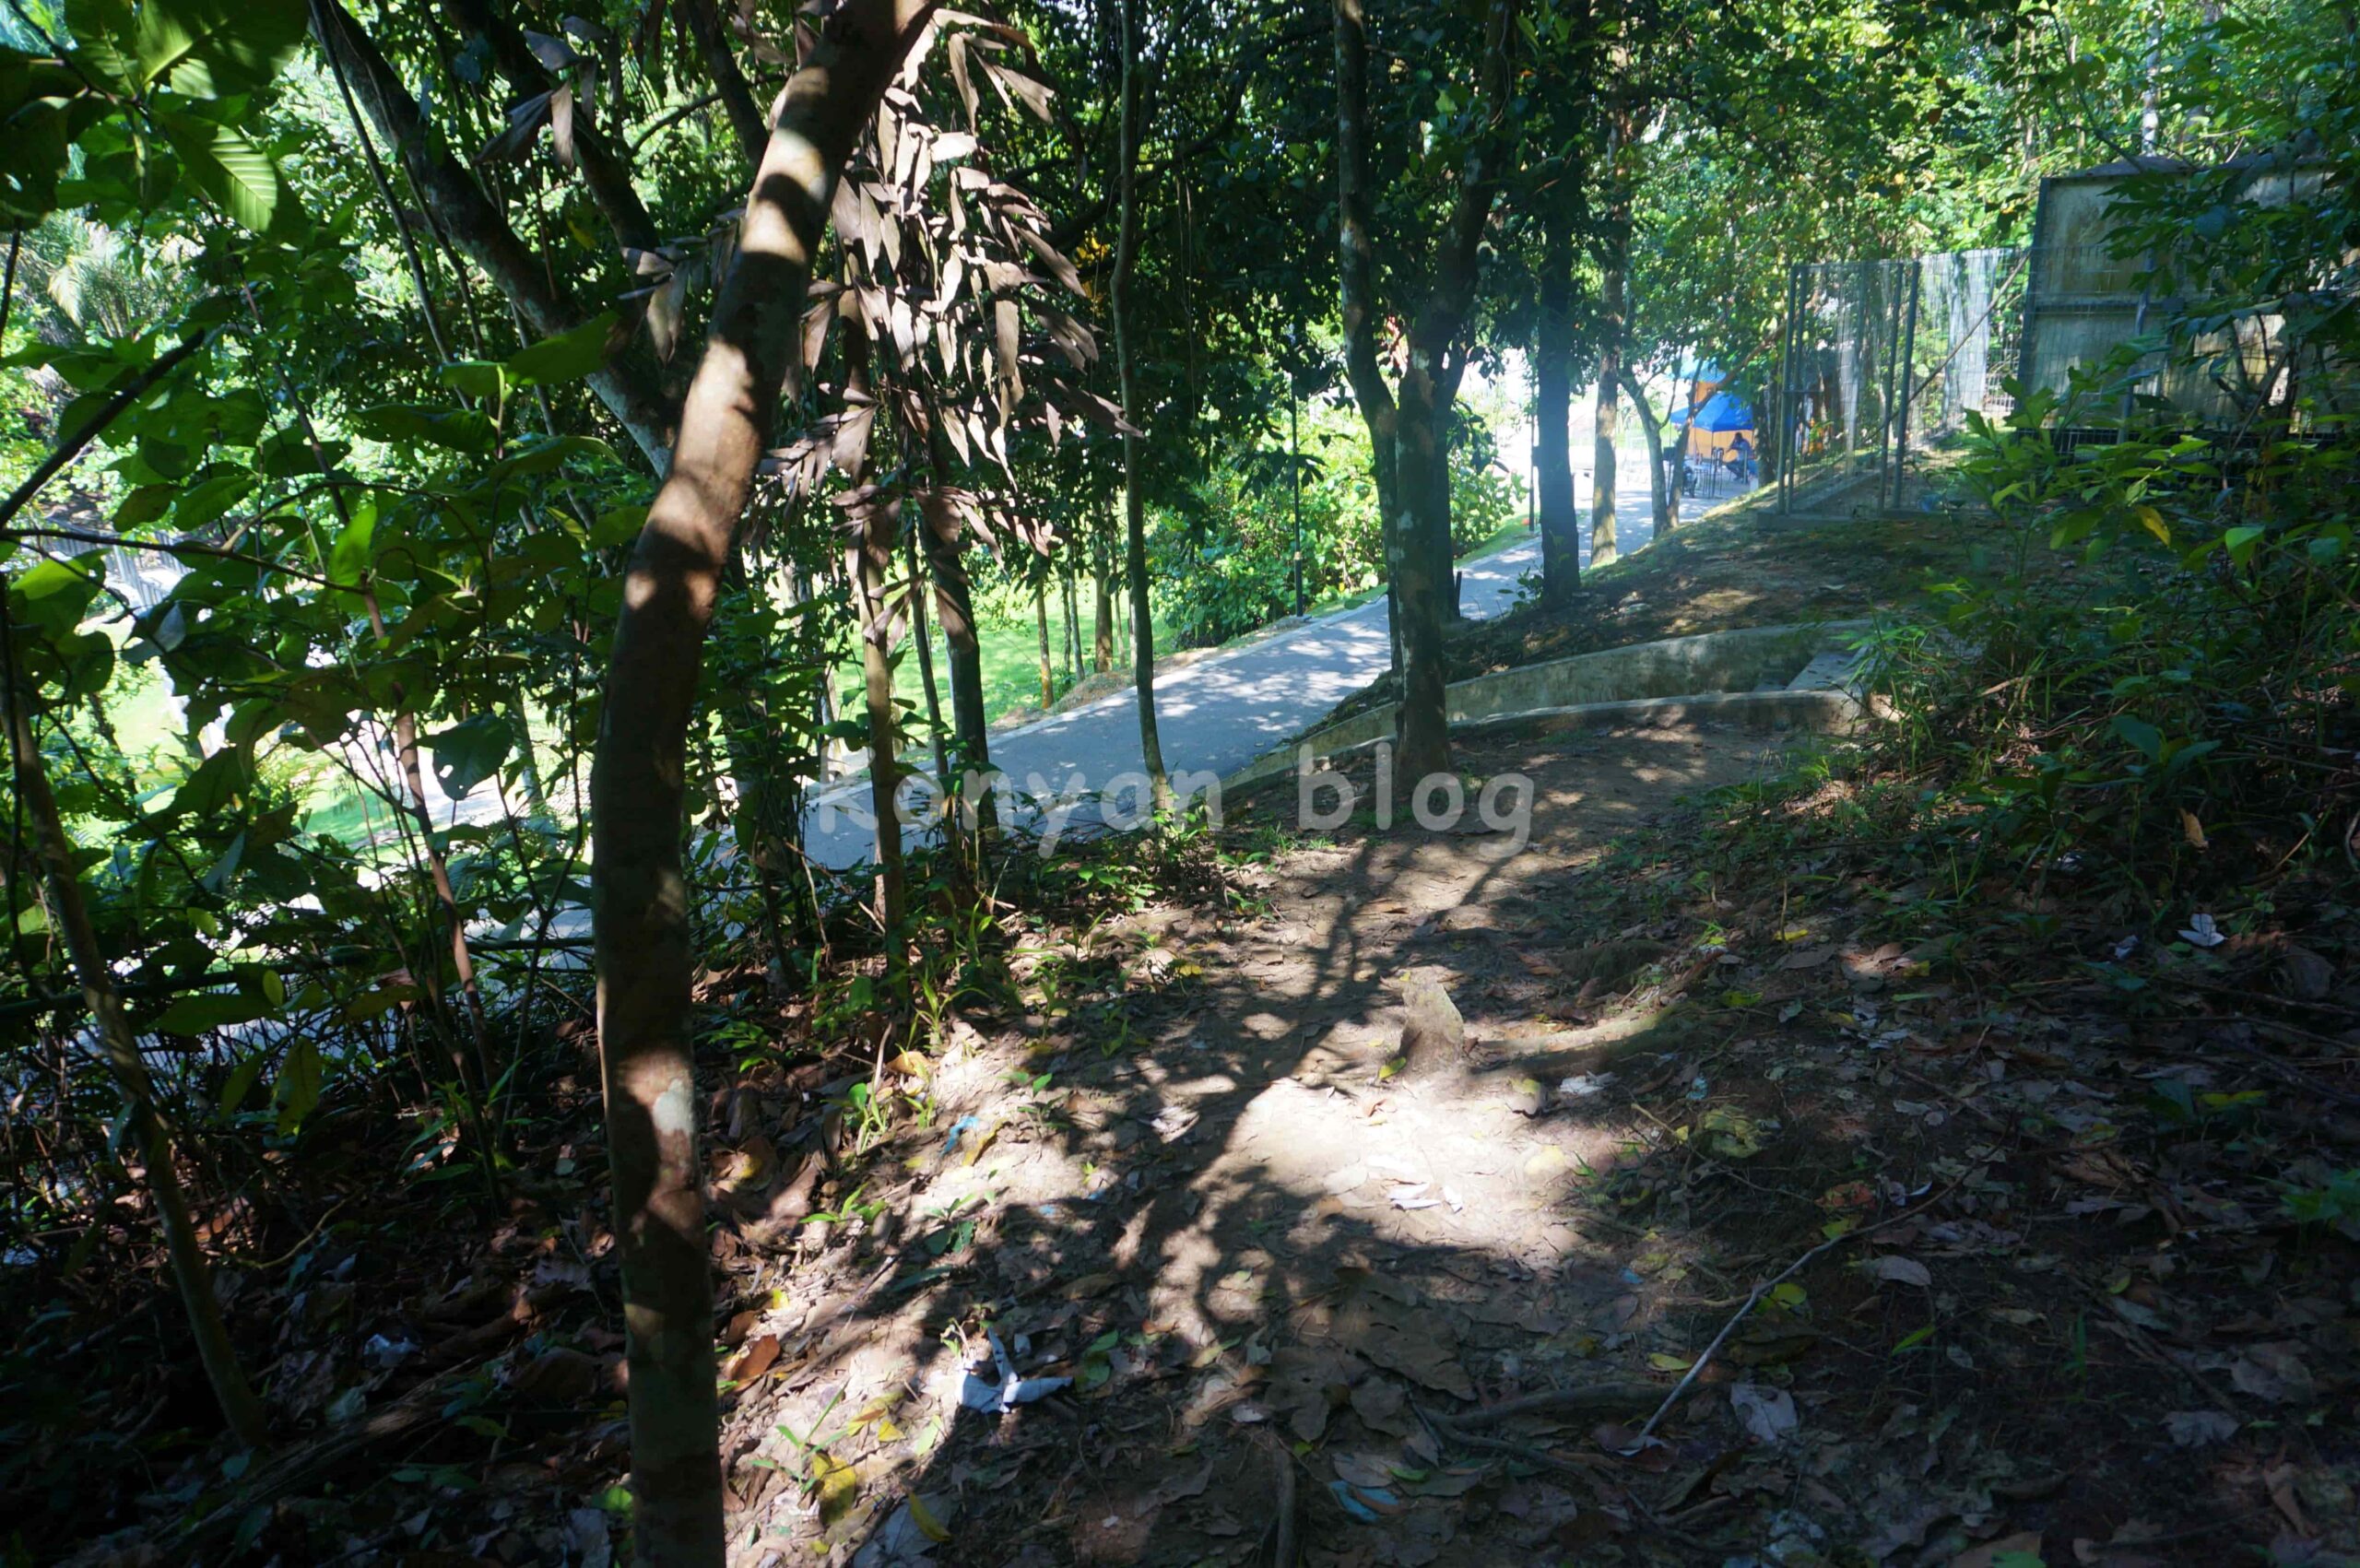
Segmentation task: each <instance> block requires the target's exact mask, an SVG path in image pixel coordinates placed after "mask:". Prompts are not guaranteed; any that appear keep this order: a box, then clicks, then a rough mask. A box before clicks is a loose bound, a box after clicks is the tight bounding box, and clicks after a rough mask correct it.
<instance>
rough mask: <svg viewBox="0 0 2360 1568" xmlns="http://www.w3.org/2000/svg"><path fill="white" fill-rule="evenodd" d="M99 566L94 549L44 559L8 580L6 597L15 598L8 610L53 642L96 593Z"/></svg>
mask: <svg viewBox="0 0 2360 1568" xmlns="http://www.w3.org/2000/svg"><path fill="white" fill-rule="evenodd" d="M102 570H103V568H102V567H101V566H100V558H99V555H98V552H96V551H93V552H91V553H90V554H89V555H83V556H76V557H74V558H73V559H72V560H44V561H42V562H41V564H40V565H39V566H36V567H34V568H33V569H32V570H31V571H29V572H23V573H21V574H20V575H18V578H17V580H16V582H15V583H14V584H11V589H12V591H11V593H10V594H9V597H10V598H11V599H13V600H15V601H17V602H16V603H15V604H14V605H13V606H12V607H11V613H12V614H13V615H14V616H15V618H16V619H18V621H19V622H22V623H25V624H28V625H31V626H35V627H38V628H40V629H41V631H42V632H44V633H45V634H46V635H47V636H48V637H49V639H50V640H51V641H52V642H55V641H57V640H58V639H60V638H63V637H64V636H65V635H66V633H68V632H70V631H73V630H74V629H75V628H76V627H77V626H79V625H81V624H82V617H83V616H84V615H86V614H88V613H89V608H90V601H91V600H92V599H94V598H96V597H97V596H98V592H99V577H100V572H101V571H102Z"/></svg>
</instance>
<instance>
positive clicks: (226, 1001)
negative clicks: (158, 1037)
mask: <svg viewBox="0 0 2360 1568" xmlns="http://www.w3.org/2000/svg"><path fill="white" fill-rule="evenodd" d="M270 1011H271V1008H270V1004H269V1003H268V1002H266V1001H264V1000H263V999H262V998H261V997H259V996H246V995H245V994H244V993H242V992H238V991H202V992H199V993H197V994H196V995H195V996H183V997H181V998H180V999H178V1000H177V1001H175V1002H173V1003H172V1005H171V1007H169V1008H165V1009H164V1010H163V1012H162V1013H161V1014H160V1015H159V1016H158V1018H157V1020H156V1021H155V1022H154V1023H152V1024H150V1025H149V1026H148V1027H149V1028H151V1029H153V1030H154V1031H155V1032H157V1033H159V1034H203V1033H204V1032H206V1031H207V1030H208V1029H228V1028H230V1027H232V1026H234V1025H237V1024H241V1023H252V1022H253V1021H254V1020H256V1019H258V1018H268V1017H269V1016H270Z"/></svg>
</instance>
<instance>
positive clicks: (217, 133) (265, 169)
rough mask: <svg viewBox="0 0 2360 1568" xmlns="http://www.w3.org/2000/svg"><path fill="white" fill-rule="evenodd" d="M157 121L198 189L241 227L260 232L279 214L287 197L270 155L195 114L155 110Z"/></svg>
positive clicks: (241, 136) (223, 127)
mask: <svg viewBox="0 0 2360 1568" xmlns="http://www.w3.org/2000/svg"><path fill="white" fill-rule="evenodd" d="M156 121H157V124H159V125H161V126H162V127H163V130H164V134H165V135H166V136H169V137H170V138H171V144H172V151H173V152H174V153H175V154H177V155H178V156H179V158H180V160H181V166H182V167H183V169H185V170H187V171H188V177H189V180H190V182H191V183H194V184H195V186H196V188H197V189H198V190H200V191H203V192H204V193H205V194H206V195H208V196H210V197H212V198H213V199H214V200H215V201H216V202H218V203H219V204H220V206H221V210H222V211H224V212H226V213H228V214H229V215H230V220H231V221H232V222H234V223H236V224H238V225H239V226H240V227H241V228H243V229H248V230H253V231H254V233H257V234H260V233H262V232H263V231H265V230H267V229H269V228H270V226H271V224H272V221H273V220H274V219H276V218H278V216H279V207H280V205H281V204H282V202H285V201H287V200H288V198H287V196H286V194H285V192H284V190H283V189H282V188H281V186H280V183H279V179H278V166H277V165H276V164H274V163H273V162H271V160H270V155H269V154H268V153H266V152H265V151H263V150H262V148H260V147H256V146H254V143H252V142H250V141H248V140H246V138H245V136H243V135H242V133H240V132H238V131H236V130H233V129H231V128H230V126H228V125H218V124H214V123H213V122H212V121H210V120H200V119H198V118H197V117H196V116H195V115H194V114H175V113H169V112H163V111H160V110H159V111H158V112H157V114H156Z"/></svg>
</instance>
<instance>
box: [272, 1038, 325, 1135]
mask: <svg viewBox="0 0 2360 1568" xmlns="http://www.w3.org/2000/svg"><path fill="white" fill-rule="evenodd" d="M271 1094H272V1097H273V1098H274V1099H276V1100H277V1102H278V1131H279V1134H280V1136H282V1137H284V1136H285V1135H287V1134H289V1133H291V1132H293V1131H294V1130H295V1129H296V1128H297V1127H300V1126H302V1125H303V1118H304V1117H306V1116H308V1115H310V1114H312V1112H313V1108H314V1107H316V1106H317V1105H318V1104H319V1102H320V1048H319V1047H318V1046H316V1045H314V1044H313V1043H312V1042H311V1039H310V1037H309V1036H302V1037H299V1038H298V1039H297V1040H296V1042H295V1043H294V1044H292V1045H289V1047H288V1048H287V1060H286V1061H284V1062H282V1063H280V1064H279V1067H278V1082H277V1084H276V1085H275V1086H273V1088H272V1091H271Z"/></svg>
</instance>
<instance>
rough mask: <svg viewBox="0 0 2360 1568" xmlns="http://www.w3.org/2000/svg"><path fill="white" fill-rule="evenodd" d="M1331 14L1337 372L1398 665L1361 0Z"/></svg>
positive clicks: (1393, 503)
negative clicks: (1361, 452) (1346, 391)
mask: <svg viewBox="0 0 2360 1568" xmlns="http://www.w3.org/2000/svg"><path fill="white" fill-rule="evenodd" d="M1334 6H1335V20H1336V219H1337V222H1336V259H1337V276H1338V279H1339V285H1340V292H1341V295H1342V301H1343V304H1342V313H1343V336H1344V377H1345V380H1346V381H1347V382H1348V383H1350V384H1351V389H1352V400H1353V402H1354V403H1356V404H1358V405H1359V407H1360V411H1361V422H1362V423H1363V424H1365V425H1366V426H1367V427H1368V444H1369V477H1370V478H1371V480H1372V481H1373V482H1374V483H1375V488H1376V516H1377V533H1378V539H1379V547H1380V548H1382V549H1383V551H1384V553H1385V575H1386V584H1385V598H1386V620H1387V622H1388V624H1389V626H1390V628H1391V637H1392V642H1393V667H1394V669H1395V670H1396V672H1397V673H1398V671H1399V670H1400V669H1401V666H1402V645H1401V604H1400V596H1399V594H1398V591H1397V584H1398V579H1397V578H1396V576H1395V561H1396V557H1397V555H1398V548H1397V545H1396V541H1395V539H1394V535H1393V530H1394V525H1395V523H1396V521H1397V520H1398V517H1399V515H1400V511H1401V498H1400V490H1399V486H1398V483H1397V480H1396V475H1395V461H1396V454H1395V447H1394V425H1395V422H1396V413H1397V411H1396V409H1395V407H1394V403H1393V393H1392V390H1391V388H1389V387H1387V386H1386V383H1385V371H1384V369H1383V367H1382V366H1381V365H1380V364H1379V363H1378V360H1377V352H1376V329H1377V322H1378V319H1379V315H1380V312H1379V309H1378V306H1377V300H1376V240H1375V219H1374V218H1373V217H1372V216H1371V211H1370V206H1369V203H1370V195H1369V139H1370V131H1369V109H1368V19H1367V16H1366V14H1365V12H1364V10H1363V0H1334Z"/></svg>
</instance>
